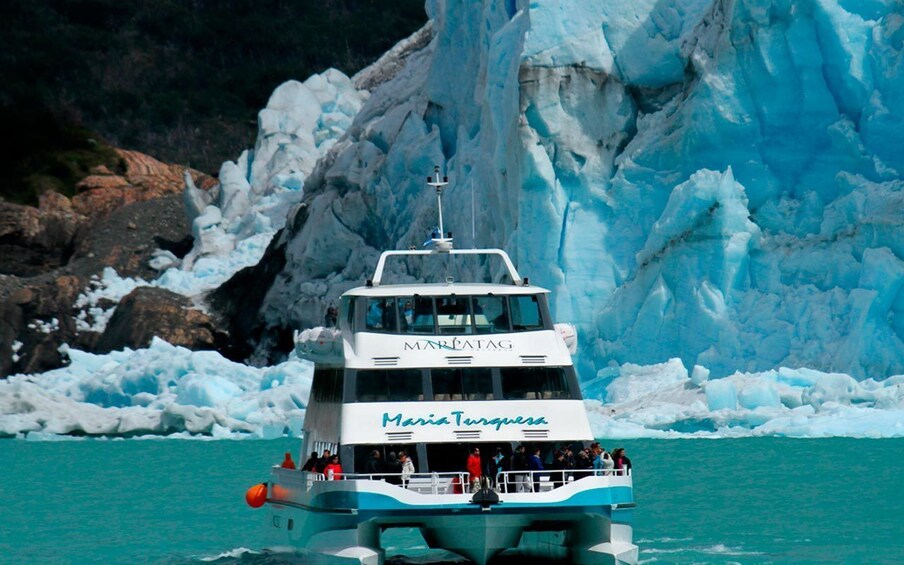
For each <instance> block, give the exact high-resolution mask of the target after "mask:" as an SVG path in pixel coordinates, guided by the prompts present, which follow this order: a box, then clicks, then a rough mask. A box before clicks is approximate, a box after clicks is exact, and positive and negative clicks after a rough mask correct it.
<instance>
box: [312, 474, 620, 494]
mask: <svg viewBox="0 0 904 565" xmlns="http://www.w3.org/2000/svg"><path fill="white" fill-rule="evenodd" d="M302 475H303V477H304V478H303V481H304V485H305V489H306V490H310V489H311V488H312V487H313V486H314V484H315V483H316V482H318V481H331V480H339V481H355V480H358V481H383V482H386V483H389V484H392V485H395V486H398V487H399V488H404V489H407V490H409V491H414V492H417V493H419V494H467V493H471V492H474V490H475V486H474V485H472V484H471V483H470V481H469V477H470V475H469V474H468V473H467V472H452V473H414V474H410V475H407V474H404V473H342V474H341V475H339V476H337V477H335V476H333V475H332V474H330V475H326V474H323V473H313V472H307V471H306V472H303V473H302ZM627 476H631V470H630V469H555V470H544V471H503V472H501V473H497V474H496V477H495V483H494V484H492V485H490V486H491V487H493V488H495V490H496V491H497V492H501V493H528V492H549V491H551V490H553V489H556V488H558V487H561V486H564V485H566V484H569V483H573V482H574V481H577V480H580V479H583V478H585V477H627ZM483 480H484V481H488V478H487V477H484V478H483Z"/></svg>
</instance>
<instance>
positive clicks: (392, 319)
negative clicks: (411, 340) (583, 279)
mask: <svg viewBox="0 0 904 565" xmlns="http://www.w3.org/2000/svg"><path fill="white" fill-rule="evenodd" d="M543 327H544V324H543V315H542V313H541V308H540V301H539V298H538V296H537V295H515V296H493V295H483V296H457V295H456V296H435V297H434V296H417V295H414V296H387V297H377V298H368V299H367V313H366V316H365V328H366V329H367V331H372V332H387V333H403V334H427V335H437V334H446V335H469V334H493V333H509V332H522V331H533V330H540V329H543Z"/></svg>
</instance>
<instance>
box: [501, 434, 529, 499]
mask: <svg viewBox="0 0 904 565" xmlns="http://www.w3.org/2000/svg"><path fill="white" fill-rule="evenodd" d="M524 449H525V448H524V444H521V445H519V446H518V447H517V448H515V452H514V453H512V477H513V480H514V482H515V492H530V482H529V481H528V480H527V470H528V469H529V467H528V466H527V455H526V454H525V453H524ZM507 489H508V484H506V492H508V490H507Z"/></svg>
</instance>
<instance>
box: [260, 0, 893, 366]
mask: <svg viewBox="0 0 904 565" xmlns="http://www.w3.org/2000/svg"><path fill="white" fill-rule="evenodd" d="M427 11H428V15H429V16H430V18H431V20H432V26H433V37H432V40H431V41H430V43H429V44H428V45H427V46H426V47H424V48H423V49H421V50H420V51H418V52H417V53H414V54H412V55H410V56H409V57H408V59H407V62H406V64H405V66H404V68H403V69H401V70H400V71H398V72H397V73H396V74H395V75H394V77H393V78H392V79H391V80H389V81H388V82H385V83H384V84H382V85H380V86H378V87H377V88H375V90H374V91H373V92H372V94H371V96H370V97H369V99H368V100H367V101H366V102H365V103H364V105H363V107H362V108H361V110H360V111H359V112H358V113H357V115H356V116H355V119H354V121H353V123H352V124H351V126H350V127H349V128H348V130H347V133H346V135H345V137H344V138H343V139H341V140H340V141H339V142H338V143H336V144H335V145H334V146H332V147H331V148H330V150H329V152H328V153H327V154H326V155H325V157H324V158H322V159H321V160H320V161H319V162H318V164H317V166H316V167H315V169H314V171H313V172H312V173H311V175H310V177H309V178H308V179H307V180H306V185H305V197H304V202H303V204H302V205H301V206H299V207H296V208H295V210H294V211H293V212H292V213H291V214H290V216H289V218H288V220H287V228H286V230H285V231H284V232H283V233H282V234H281V236H280V238H281V241H280V242H279V244H280V245H282V246H283V249H284V252H285V255H286V267H285V269H284V270H283V272H282V273H281V274H280V275H279V276H278V277H277V279H276V281H275V283H274V285H273V286H272V287H271V289H270V291H269V294H268V297H267V300H266V301H265V304H264V306H263V308H262V311H261V315H262V319H263V320H264V323H265V324H266V325H267V326H269V327H270V328H271V329H274V330H279V329H280V328H282V329H283V331H284V330H285V329H286V328H293V327H299V326H302V327H303V326H308V325H313V324H316V323H318V322H319V321H320V318H321V317H322V314H323V311H324V308H325V305H326V304H327V303H329V302H331V301H334V300H335V299H336V297H337V296H338V294H339V293H341V292H342V291H344V290H346V289H347V288H349V287H350V286H354V285H356V284H359V283H360V282H361V281H362V280H363V279H364V278H365V277H367V276H368V275H369V272H370V270H371V269H372V268H373V265H374V264H375V262H376V258H377V255H378V253H379V250H382V249H387V248H399V247H402V248H404V247H408V246H410V245H419V244H420V242H421V241H423V239H424V237H425V234H427V233H429V231H430V229H431V228H432V227H433V224H434V214H435V212H434V210H433V206H434V200H433V196H432V194H431V193H430V192H429V191H427V190H425V189H424V185H423V182H422V180H421V179H422V178H423V177H424V175H426V174H427V173H429V171H430V170H431V169H432V166H433V165H434V164H435V163H444V164H445V168H446V171H447V172H448V174H449V176H450V179H451V180H452V184H451V185H450V189H449V190H448V192H447V197H446V200H445V202H446V208H447V209H446V220H447V222H448V223H447V227H448V229H451V230H452V231H453V232H454V233H455V235H456V239H457V241H458V244H459V245H460V246H461V245H465V246H470V245H478V246H500V247H504V248H505V249H507V250H508V251H509V252H510V254H512V255H513V258H514V259H515V260H516V262H517V263H518V265H519V268H520V270H521V271H522V273H523V274H526V275H529V276H530V277H531V280H532V281H534V282H536V283H538V284H540V285H542V286H546V287H548V288H550V289H552V290H553V291H554V297H555V303H554V304H553V308H554V312H555V315H556V317H557V318H558V319H559V320H563V321H564V320H570V321H573V322H575V323H576V324H578V326H579V330H580V336H581V348H580V354H579V355H580V357H579V363H580V366H581V373H582V375H583V376H584V377H585V378H588V379H589V378H593V377H594V376H595V375H596V374H597V372H598V371H605V370H606V366H607V365H608V364H609V363H610V362H617V363H624V362H634V363H640V364H652V363H658V362H663V361H665V360H667V359H670V358H673V357H674V358H679V359H681V360H682V362H683V364H684V365H685V366H694V365H698V364H699V365H703V366H706V367H709V368H710V370H711V371H712V372H713V376H724V375H728V374H731V373H733V372H734V371H736V370H741V371H748V372H753V371H764V370H768V369H771V368H774V367H777V366H791V367H798V366H809V367H813V368H816V369H820V370H823V371H832V372H845V373H848V374H851V375H854V376H855V377H857V378H860V379H864V378H882V377H885V376H888V375H891V374H896V373H904V343H902V338H904V292H902V285H904V263H902V257H904V231H902V229H901V228H902V223H904V208H902V206H901V204H902V202H901V200H902V188H904V181H902V176H901V173H900V171H904V150H902V148H901V147H900V144H899V143H897V142H898V138H897V136H896V132H898V131H900V130H901V128H902V126H904V63H902V58H904V55H902V52H904V50H902V43H904V9H902V5H901V4H900V2H896V1H894V0H874V1H867V2H854V1H850V0H814V1H813V2H791V1H788V0H617V1H611V2H604V3H603V2H592V1H590V0H569V1H563V2H559V3H528V2H524V1H521V2H516V1H511V0H510V1H507V2H504V3H498V2H491V1H488V0H487V1H485V2H482V3H481V2H464V1H453V0H435V1H431V2H428V4H427ZM409 268H410V266H405V265H402V266H400V267H398V268H397V269H396V271H395V272H394V273H393V274H394V275H395V276H396V277H399V278H402V279H405V278H413V277H415V276H416V275H415V274H414V273H413V272H411V271H410V270H409Z"/></svg>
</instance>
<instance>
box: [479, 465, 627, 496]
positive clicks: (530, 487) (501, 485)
mask: <svg viewBox="0 0 904 565" xmlns="http://www.w3.org/2000/svg"><path fill="white" fill-rule="evenodd" d="M630 475H631V470H630V469H553V470H546V471H503V472H502V473H497V474H496V490H497V491H499V492H507V493H513V492H514V493H526V492H548V491H551V490H553V489H556V488H559V487H561V486H564V485H567V484H569V483H573V482H574V481H577V480H580V479H583V478H586V477H627V476H630Z"/></svg>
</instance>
